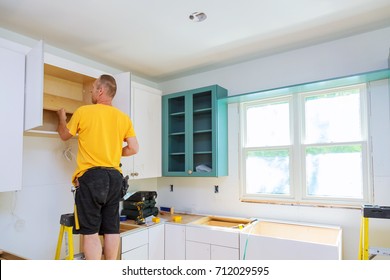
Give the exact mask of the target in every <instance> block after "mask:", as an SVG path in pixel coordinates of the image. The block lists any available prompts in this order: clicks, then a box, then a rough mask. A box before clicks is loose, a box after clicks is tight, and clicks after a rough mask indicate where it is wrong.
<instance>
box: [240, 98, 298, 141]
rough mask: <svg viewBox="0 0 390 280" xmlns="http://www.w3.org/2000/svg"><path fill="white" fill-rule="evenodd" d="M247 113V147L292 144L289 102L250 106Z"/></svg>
mask: <svg viewBox="0 0 390 280" xmlns="http://www.w3.org/2000/svg"><path fill="white" fill-rule="evenodd" d="M246 114H247V115H246V147H261V146H277V145H288V144H290V122H289V103H288V102H283V103H273V104H261V105H258V106H256V107H249V108H248V109H247V111H246Z"/></svg>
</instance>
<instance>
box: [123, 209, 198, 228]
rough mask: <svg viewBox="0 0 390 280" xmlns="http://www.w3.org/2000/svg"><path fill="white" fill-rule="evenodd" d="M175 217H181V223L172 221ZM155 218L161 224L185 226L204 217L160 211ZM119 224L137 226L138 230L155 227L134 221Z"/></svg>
mask: <svg viewBox="0 0 390 280" xmlns="http://www.w3.org/2000/svg"><path fill="white" fill-rule="evenodd" d="M175 216H180V217H181V221H177V222H175V221H174V220H173V218H174V217H175ZM157 217H158V218H160V223H161V222H165V223H175V224H183V225H186V224H188V223H192V222H194V221H196V220H198V219H201V218H204V217H205V216H204V215H196V214H185V213H175V214H171V213H170V212H164V211H160V212H159V214H158V216H157ZM121 224H123V225H132V226H137V227H140V228H143V227H148V226H153V225H155V224H143V225H137V224H136V222H135V221H134V220H126V221H121Z"/></svg>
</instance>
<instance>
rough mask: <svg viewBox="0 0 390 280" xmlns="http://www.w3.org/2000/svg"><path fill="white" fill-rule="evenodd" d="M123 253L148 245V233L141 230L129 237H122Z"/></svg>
mask: <svg viewBox="0 0 390 280" xmlns="http://www.w3.org/2000/svg"><path fill="white" fill-rule="evenodd" d="M121 241H122V253H125V252H127V251H129V250H132V249H134V248H137V247H141V246H142V245H145V244H148V242H149V238H148V231H147V230H141V231H137V232H134V233H130V234H128V235H125V236H122V238H121Z"/></svg>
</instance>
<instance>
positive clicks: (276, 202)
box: [240, 198, 361, 210]
mask: <svg viewBox="0 0 390 280" xmlns="http://www.w3.org/2000/svg"><path fill="white" fill-rule="evenodd" d="M240 201H241V202H244V203H258V204H273V205H288V206H303V207H319V208H340V209H354V210H356V209H361V205H356V204H346V203H345V204H331V203H320V202H313V201H307V202H302V201H283V200H266V199H262V200H260V199H250V198H241V199H240Z"/></svg>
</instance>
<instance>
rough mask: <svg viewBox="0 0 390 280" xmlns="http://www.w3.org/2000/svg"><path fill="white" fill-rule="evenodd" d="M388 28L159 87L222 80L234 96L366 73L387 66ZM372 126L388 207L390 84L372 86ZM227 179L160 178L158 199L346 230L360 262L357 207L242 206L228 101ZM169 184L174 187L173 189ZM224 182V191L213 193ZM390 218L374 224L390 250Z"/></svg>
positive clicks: (190, 208) (179, 206)
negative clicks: (171, 190) (389, 236)
mask: <svg viewBox="0 0 390 280" xmlns="http://www.w3.org/2000/svg"><path fill="white" fill-rule="evenodd" d="M389 47H390V28H386V29H381V30H377V31H374V32H369V33H365V34H361V35H358V36H353V37H349V38H344V39H341V40H337V41H332V42H328V43H324V44H320V45H316V46H311V47H307V48H302V49H297V50H294V51H290V52H286V53H281V54H278V55H273V56H269V57H265V58H259V59H257V60H252V61H248V62H245V63H240V64H237V65H234V66H229V67H224V68H221V69H218V70H213V71H208V72H205V73H201V74H197V75H191V76H187V77H184V78H180V79H176V80H172V81H168V82H164V83H161V84H160V87H161V89H162V90H163V92H164V94H168V93H172V92H176V91H182V90H185V89H192V88H197V87H202V86H206V85H211V84H219V85H221V86H223V87H225V88H227V89H228V90H229V95H236V94H241V93H247V92H253V91H257V90H262V89H271V88H275V87H283V86H287V85H293V84H299V83H305V82H310V81H316V80H323V79H328V78H334V77H338V76H346V75H351V74H355V73H362V72H367V71H373V70H378V69H384V68H387V66H388V64H387V63H388V62H387V59H388V55H389ZM371 91H372V95H371V105H372V108H371V112H372V120H371V123H372V125H371V131H372V140H373V142H372V143H373V157H374V178H373V180H374V189H375V201H374V203H376V204H380V205H390V187H389V183H390V152H389V147H390V144H389V143H390V141H389V140H390V138H389V137H390V128H389V120H390V119H389V104H390V103H389V86H388V81H387V80H383V81H379V82H375V83H372V85H371ZM228 115H229V119H228V122H229V176H227V177H222V178H214V179H211V180H209V179H204V178H174V177H172V178H169V177H167V178H160V179H158V194H159V203H160V204H161V203H164V204H165V206H173V207H174V208H175V209H176V210H178V211H180V210H182V211H186V212H198V213H208V214H216V215H232V216H237V217H260V218H269V219H282V220H291V221H300V222H311V223H318V224H330V225H339V226H341V227H342V229H343V258H345V259H357V256H358V242H359V226H360V219H361V213H360V210H357V209H340V208H319V207H308V206H287V205H267V204H256V203H243V202H240V200H239V191H240V178H239V172H238V171H239V165H238V130H239V123H238V113H237V106H236V105H234V104H231V105H229V112H228ZM170 185H174V191H173V192H170V187H169V186H170ZM214 185H219V191H220V193H219V194H214ZM389 232H390V220H379V221H378V220H375V221H374V222H372V226H371V227H370V233H371V237H372V240H373V242H374V243H378V244H370V245H377V246H384V247H390V239H389V238H388V234H389Z"/></svg>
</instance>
